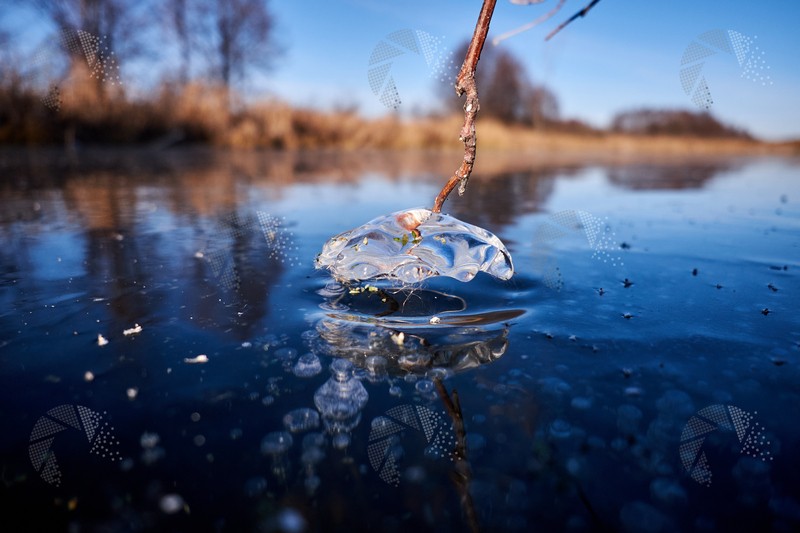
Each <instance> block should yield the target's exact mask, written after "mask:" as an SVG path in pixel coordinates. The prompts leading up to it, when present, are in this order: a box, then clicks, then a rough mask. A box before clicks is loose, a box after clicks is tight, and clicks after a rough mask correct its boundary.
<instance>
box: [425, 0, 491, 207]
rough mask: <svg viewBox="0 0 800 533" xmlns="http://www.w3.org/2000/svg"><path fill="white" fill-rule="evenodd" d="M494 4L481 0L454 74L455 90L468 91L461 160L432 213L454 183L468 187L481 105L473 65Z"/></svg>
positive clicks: (460, 136)
mask: <svg viewBox="0 0 800 533" xmlns="http://www.w3.org/2000/svg"><path fill="white" fill-rule="evenodd" d="M495 4H497V0H483V6H482V7H481V13H480V15H478V22H477V24H476V25H475V32H474V33H473V34H472V40H471V41H470V42H469V47H468V48H467V55H466V57H464V63H463V64H462V65H461V70H460V71H459V73H458V77H457V78H456V87H455V88H456V94H457V95H458V96H462V95H464V94H466V95H467V101H466V102H464V125H463V126H462V127H461V135H459V140H460V141H461V142H463V143H464V161H463V162H462V163H461V166H460V167H459V168H458V170H456V172H455V174H453V176H451V177H450V179H449V180H448V181H447V183H445V185H444V187H443V188H442V190H441V192H440V193H439V195H438V196H437V197H436V200H434V202H433V209H432V211H433V212H434V213H439V212H441V210H442V204H444V201H445V200H447V197H448V196H449V195H450V193H451V192H452V191H453V189H455V187H456V184H458V194H459V195H462V194H464V191H465V190H466V188H467V181H468V180H469V176H470V174H472V167H473V165H474V164H475V147H476V142H475V116H476V115H477V114H478V109H480V104H479V103H478V88H477V86H476V85H475V69H476V68H477V66H478V60H479V59H480V58H481V50H483V44H484V43H485V42H486V35H487V34H488V33H489V23H490V22H491V21H492V14H493V13H494V6H495Z"/></svg>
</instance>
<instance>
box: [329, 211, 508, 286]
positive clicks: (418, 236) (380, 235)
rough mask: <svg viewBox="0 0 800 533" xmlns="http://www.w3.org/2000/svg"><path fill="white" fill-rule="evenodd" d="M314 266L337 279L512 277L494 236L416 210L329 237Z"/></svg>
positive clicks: (408, 280)
mask: <svg viewBox="0 0 800 533" xmlns="http://www.w3.org/2000/svg"><path fill="white" fill-rule="evenodd" d="M316 266H317V268H327V269H328V270H330V271H331V273H332V274H333V276H334V277H335V278H336V279H338V280H340V281H362V280H372V279H391V280H398V281H400V282H402V283H417V282H420V281H422V280H425V279H427V278H429V277H433V276H449V277H451V278H455V279H457V280H459V281H470V280H471V279H472V278H474V277H475V276H476V275H477V273H478V272H480V271H483V272H486V273H488V274H491V275H492V276H494V277H496V278H499V279H502V280H506V279H509V278H511V276H512V275H513V274H514V266H513V264H512V262H511V255H510V254H509V253H508V250H507V249H506V247H505V245H504V244H503V243H502V241H500V239H498V238H497V237H496V236H495V235H493V234H492V233H490V232H488V231H486V230H485V229H483V228H479V227H477V226H473V225H472V224H468V223H466V222H463V221H461V220H458V219H457V218H455V217H451V216H449V215H443V214H441V213H434V212H432V211H430V210H428V209H421V208H420V209H410V210H406V211H398V212H396V213H392V214H391V215H385V216H381V217H378V218H375V219H373V220H371V221H369V222H367V223H366V224H364V225H362V226H359V227H357V228H354V229H352V230H350V231H346V232H344V233H341V234H339V235H337V236H335V237H333V238H331V239H330V240H329V241H328V242H326V243H325V245H324V246H323V247H322V252H321V253H320V254H319V255H318V256H317V259H316Z"/></svg>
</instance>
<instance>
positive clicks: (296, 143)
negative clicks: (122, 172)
mask: <svg viewBox="0 0 800 533" xmlns="http://www.w3.org/2000/svg"><path fill="white" fill-rule="evenodd" d="M92 87H93V86H92V85H85V86H81V85H80V84H78V85H77V86H75V87H72V86H69V85H68V86H65V89H64V90H63V91H62V103H61V108H60V110H58V111H53V110H50V109H48V108H47V107H45V106H44V105H43V104H42V102H41V99H40V95H38V94H36V93H34V92H33V91H32V90H30V89H25V88H24V87H22V86H21V85H20V84H16V85H15V84H10V85H9V84H7V85H6V87H4V88H2V89H0V144H27V145H36V144H51V145H52V144H64V142H65V140H66V141H70V140H72V139H74V140H75V141H77V142H78V143H83V144H144V145H152V146H160V147H166V146H169V145H173V144H195V143H201V144H211V145H215V146H223V147H231V148H241V149H263V148H270V149H284V150H294V149H314V148H336V149H344V150H356V149H363V148H374V149H428V150H430V149H435V150H457V149H458V148H459V147H460V142H459V140H458V138H457V135H458V131H459V128H460V126H461V122H462V120H463V118H462V117H460V116H459V115H457V114H453V115H449V116H441V117H422V118H415V119H401V118H398V117H397V116H386V117H381V118H376V119H366V118H363V117H361V116H359V115H358V114H357V113H356V112H354V111H351V110H345V111H331V112H322V111H318V110H312V109H304V108H294V107H291V106H290V105H288V104H286V103H285V102H281V101H277V100H265V101H261V102H258V103H255V104H252V105H250V106H247V107H243V106H234V110H233V111H231V110H229V108H228V105H227V98H228V91H227V90H225V89H224V88H222V87H218V86H217V87H215V86H209V85H201V84H198V83H195V84H189V85H187V86H185V87H183V88H179V87H170V86H164V87H162V88H161V90H160V91H159V92H158V96H157V97H155V98H153V99H152V100H149V101H143V102H135V101H130V100H128V99H125V98H123V97H122V96H121V95H113V94H108V93H105V94H103V95H99V94H96V93H93V92H92ZM234 100H235V99H234ZM478 121H479V122H480V129H479V133H478V135H479V138H480V139H479V142H480V149H481V150H487V151H493V150H513V151H517V152H526V153H529V154H540V155H542V156H545V155H547V156H548V157H549V158H551V157H552V156H553V154H552V153H551V152H558V153H559V154H561V155H563V156H565V157H569V158H571V157H572V156H579V155H580V156H585V157H588V158H590V159H594V158H600V159H602V160H616V159H620V158H629V157H638V156H641V155H645V154H649V155H650V156H654V155H658V154H664V155H669V154H682V155H692V154H696V155H702V154H745V153H750V154H752V153H761V154H763V153H793V154H796V153H797V152H798V146H797V145H796V143H794V144H793V143H783V144H770V143H762V142H759V141H755V140H752V139H749V138H746V137H736V136H728V137H721V138H713V137H711V138H709V137H701V136H699V135H681V136H675V135H666V134H651V135H636V134H631V133H625V132H604V131H597V130H591V129H588V128H586V127H585V126H583V125H581V124H577V125H576V124H570V123H559V124H553V125H551V126H550V127H549V128H546V129H541V128H534V127H530V126H525V125H509V124H504V123H503V122H501V121H500V120H498V119H496V118H491V117H484V118H479V119H478Z"/></svg>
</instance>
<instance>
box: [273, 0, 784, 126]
mask: <svg viewBox="0 0 800 533" xmlns="http://www.w3.org/2000/svg"><path fill="white" fill-rule="evenodd" d="M556 1H557V0H545V1H544V2H543V3H541V4H538V5H531V6H518V5H514V4H511V3H510V2H508V1H507V0H498V4H497V8H496V10H495V16H494V18H493V20H492V25H491V30H490V37H491V36H492V35H499V34H501V33H503V32H505V31H507V30H510V29H513V28H515V27H518V26H520V25H522V24H524V23H526V22H529V21H531V20H534V19H536V18H537V17H538V16H539V15H541V14H543V13H545V12H546V11H548V10H549V9H550V8H552V7H553V6H555V4H556ZM584 3H585V2H584V0H568V1H567V3H566V5H565V6H564V8H563V9H562V11H561V12H560V13H559V14H557V15H556V16H555V17H554V18H552V19H551V20H550V21H548V22H546V23H545V24H543V25H541V26H538V27H536V28H534V29H533V30H530V31H528V32H526V33H522V34H520V35H518V36H515V37H512V38H510V39H508V40H506V41H503V42H502V43H500V45H499V46H505V47H508V48H509V49H510V50H511V51H512V52H514V53H515V54H516V55H517V56H518V57H519V58H520V59H521V60H522V61H523V63H524V64H525V66H526V68H527V70H528V72H529V74H530V75H531V77H532V78H533V79H534V80H535V81H536V82H538V83H544V84H546V85H548V86H549V87H551V88H552V89H553V90H554V91H555V93H556V95H557V96H558V98H559V101H560V105H561V110H562V114H563V115H566V116H569V117H577V118H582V119H584V120H587V121H589V122H591V123H593V124H595V125H598V126H603V125H607V124H608V122H609V121H610V119H611V117H612V116H613V115H614V113H616V112H617V111H619V110H621V109H629V108H632V107H640V106H655V107H682V108H690V109H699V108H698V107H697V106H696V105H695V104H694V103H692V101H691V98H690V96H687V95H686V94H685V93H684V90H683V88H682V86H681V83H680V79H679V71H680V69H681V58H682V56H683V54H684V51H685V50H686V48H687V47H688V46H689V45H690V44H691V43H692V42H693V41H695V39H696V38H697V37H698V36H699V35H701V34H703V33H705V32H707V31H709V30H725V31H727V30H735V31H737V32H739V33H740V34H743V35H745V36H747V37H750V38H751V39H753V43H754V45H755V46H757V47H758V48H759V49H760V51H761V52H763V55H762V56H760V57H761V58H762V59H763V60H764V64H765V65H766V66H768V67H769V69H768V70H765V71H764V72H767V73H768V75H769V77H770V79H771V82H772V83H771V85H770V84H766V85H764V84H762V83H759V82H755V81H751V80H748V79H745V78H743V77H742V76H741V72H742V69H741V68H740V66H739V63H738V62H737V60H736V57H735V56H734V55H733V54H727V53H718V54H716V55H715V56H711V57H709V58H707V60H706V62H705V64H704V66H703V70H702V74H703V75H704V76H705V78H706V80H707V83H708V88H709V92H710V93H711V94H712V97H713V100H714V103H713V105H712V106H711V109H710V110H711V112H712V113H714V114H715V115H716V116H718V117H719V118H721V119H723V120H725V121H726V122H730V123H733V124H735V125H738V126H742V127H747V128H748V129H750V130H751V131H752V132H754V133H755V134H757V135H759V136H762V137H764V138H769V139H782V138H790V137H795V138H796V137H800V61H798V56H800V30H799V29H798V22H800V2H796V1H794V0H772V1H770V0H766V1H760V2H754V1H752V0H750V1H743V0H729V1H726V2H722V1H719V0H701V1H692V0H670V1H669V2H659V1H655V0H602V1H601V2H600V3H599V4H597V5H596V6H595V8H594V9H593V10H592V11H591V12H590V13H589V14H588V15H587V16H586V17H585V18H583V19H578V20H576V21H575V22H574V23H573V24H572V25H570V26H568V27H567V28H566V29H564V30H563V31H562V32H561V33H560V34H558V35H557V36H556V37H554V38H553V39H552V40H551V41H549V42H545V41H544V36H545V35H546V34H547V33H548V32H549V31H550V30H551V29H552V28H553V27H555V26H556V25H557V24H558V23H559V22H560V21H562V20H564V19H565V18H567V17H568V16H569V15H571V14H572V13H574V12H575V11H577V10H578V9H580V8H581V7H583V5H584ZM480 5H481V2H480V1H479V0H471V1H467V0H425V1H422V0H405V1H403V2H390V1H388V0H343V1H329V2H322V1H315V0H309V1H297V0H283V1H275V2H273V3H272V8H273V11H274V13H275V15H276V18H277V19H278V23H279V34H280V38H281V39H282V40H283V42H284V43H285V44H286V46H287V54H286V56H285V57H284V58H283V59H282V60H281V61H280V63H279V65H278V68H277V69H276V70H275V71H274V72H273V73H272V74H271V75H270V77H269V79H268V80H267V81H265V83H264V85H263V86H264V87H266V88H268V89H269V90H270V91H272V92H273V93H276V94H278V95H280V96H282V97H284V98H287V99H290V100H292V101H295V102H297V103H301V104H306V105H319V106H325V105H331V104H335V103H340V104H341V103H355V104H358V105H359V108H360V109H361V111H362V112H364V113H366V114H377V113H382V112H384V111H385V110H386V107H385V106H383V105H382V104H381V103H380V102H379V101H378V98H377V97H376V96H374V95H373V94H372V92H371V90H370V87H369V83H368V80H367V69H368V66H367V64H368V61H369V58H370V54H371V52H372V50H373V49H374V48H375V46H376V45H377V44H378V43H379V42H380V41H382V40H384V38H385V37H386V36H387V35H388V34H390V33H391V32H393V31H396V30H402V29H412V30H421V31H424V32H427V33H428V34H430V35H432V36H435V37H437V38H442V48H449V49H451V50H452V49H454V48H456V47H457V46H458V44H459V43H461V42H463V41H464V40H465V39H467V38H468V37H469V36H470V35H471V32H472V29H473V28H474V25H475V20H476V18H477V13H478V11H479V10H480ZM461 59H462V58H458V62H459V64H460V61H461ZM478 68H480V66H479V67H478ZM392 74H393V76H394V78H395V81H396V84H397V87H398V92H399V93H400V96H401V100H402V101H403V103H402V104H401V106H400V108H399V111H400V112H401V113H402V112H411V111H412V110H413V109H414V108H421V109H424V108H425V107H426V105H428V103H429V102H430V101H431V100H432V99H433V98H435V97H436V96H435V95H436V94H437V93H438V92H437V91H436V87H435V85H436V83H438V82H437V81H436V80H435V79H433V77H432V76H431V75H430V74H431V73H430V69H429V68H428V66H427V65H426V63H425V61H424V60H423V59H422V58H421V57H420V56H414V55H413V54H407V56H403V57H400V58H398V59H397V60H396V61H395V62H394V63H393V66H392ZM259 85H260V84H259ZM479 90H480V88H479Z"/></svg>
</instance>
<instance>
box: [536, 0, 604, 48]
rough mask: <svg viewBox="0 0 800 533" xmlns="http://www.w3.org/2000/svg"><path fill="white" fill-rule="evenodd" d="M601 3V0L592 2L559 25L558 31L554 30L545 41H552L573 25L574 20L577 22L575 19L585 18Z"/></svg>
mask: <svg viewBox="0 0 800 533" xmlns="http://www.w3.org/2000/svg"><path fill="white" fill-rule="evenodd" d="M599 1H600V0H592V1H591V2H589V3H588V4H586V6H585V7H584V8H583V9H581V10H580V11H578V12H577V13H575V14H574V15H572V16H571V17H570V18H568V19H567V20H565V21H564V22H562V23H561V24H559V25H558V27H557V28H556V29H554V30H553V31H551V32H550V33H548V34H547V37H545V38H544V40H545V41H549V40H550V39H552V38H553V36H554V35H555V34H557V33H558V32H560V31H561V30H563V29H564V28H565V27H566V26H567V25H568V24H570V23H571V22H572V21H573V20H575V19H578V18H581V17H585V16H586V14H587V13H588V12H589V11H590V10H591V9H592V8H593V7H594V6H595V4H597V3H598V2H599Z"/></svg>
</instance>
